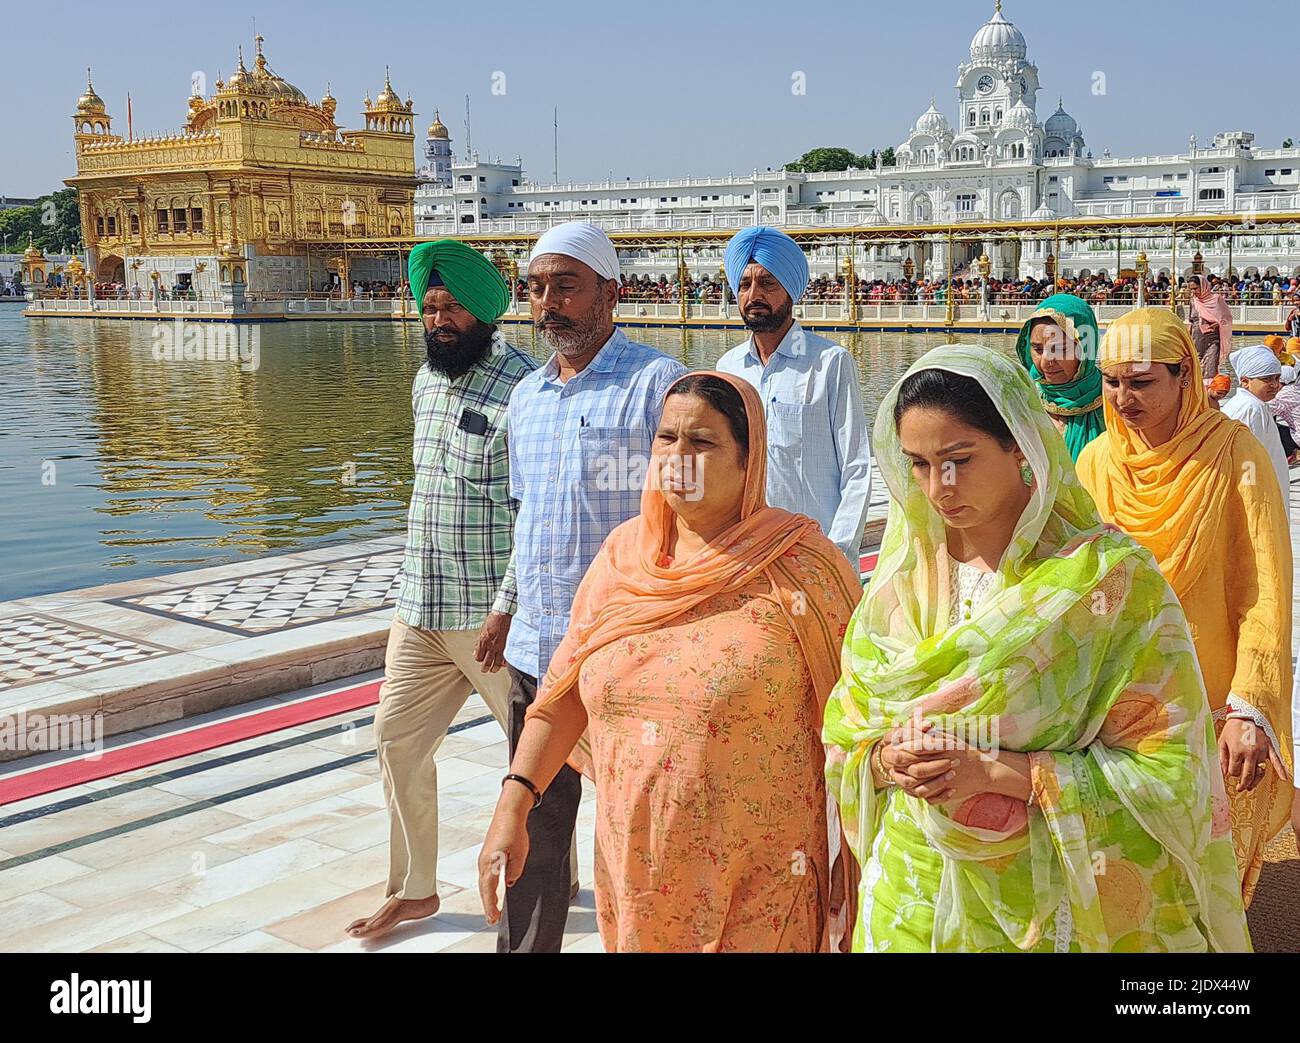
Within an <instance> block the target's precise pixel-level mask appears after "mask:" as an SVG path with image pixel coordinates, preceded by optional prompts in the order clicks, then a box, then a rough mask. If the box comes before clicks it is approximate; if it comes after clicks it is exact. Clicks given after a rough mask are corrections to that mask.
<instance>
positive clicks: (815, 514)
mask: <svg viewBox="0 0 1300 1043" xmlns="http://www.w3.org/2000/svg"><path fill="white" fill-rule="evenodd" d="M723 267H724V268H725V269H726V272H727V281H728V282H729V283H730V284H731V289H732V292H733V293H734V294H735V295H736V301H737V302H738V303H739V305H740V317H741V319H742V320H744V323H745V326H746V328H747V329H749V331H750V333H751V336H750V338H749V340H747V341H745V342H744V343H743V344H739V345H737V346H736V347H734V348H732V349H731V350H730V351H728V352H727V353H726V354H725V355H723V356H722V358H721V359H719V360H718V369H719V370H721V371H722V372H723V373H731V374H733V375H735V376H738V377H743V378H744V379H745V380H747V381H749V383H751V384H753V385H754V387H755V388H757V389H758V394H759V397H760V398H761V399H762V400H763V408H764V410H765V412H766V414H767V502H768V503H770V504H771V505H772V506H773V507H784V508H785V509H786V510H787V511H794V512H796V513H799V514H807V515H809V516H810V517H812V518H815V519H816V520H817V522H818V523H819V524H820V525H821V527H822V530H823V531H824V532H825V533H826V535H827V536H828V537H829V538H830V540H831V542H832V543H834V544H835V545H836V546H838V547H839V548H840V549H841V550H842V551H843V552H844V554H845V555H846V556H847V557H848V559H849V562H850V563H851V564H852V565H853V567H854V568H858V567H859V548H860V545H861V543H862V530H863V527H864V526H865V524H866V518H867V506H868V504H869V502H870V500H871V446H870V443H869V441H868V438H867V431H868V428H867V418H866V411H865V410H864V408H863V405H862V390H861V388H860V387H859V386H858V368H857V365H856V364H855V363H854V361H853V356H852V355H850V354H849V353H848V352H847V351H845V350H844V348H842V347H840V346H839V345H838V344H836V343H834V342H833V341H829V340H827V339H826V338H824V337H819V336H817V335H816V334H815V333H809V332H808V331H807V330H805V329H804V328H803V327H802V326H801V325H800V324H799V322H798V321H797V320H796V319H795V318H794V306H795V303H796V302H797V301H798V300H799V298H800V297H802V296H803V293H804V290H805V289H806V288H807V286H808V259H807V258H806V257H805V256H804V252H803V250H802V249H800V247H799V244H798V243H796V242H795V241H794V240H793V239H791V238H790V237H789V236H788V235H786V234H785V233H784V232H781V231H778V230H777V229H775V228H766V227H763V226H755V227H752V228H746V229H745V230H744V231H743V232H739V233H737V234H736V235H734V236H732V238H731V241H730V242H729V243H728V244H727V253H726V256H725V258H724V260H723Z"/></svg>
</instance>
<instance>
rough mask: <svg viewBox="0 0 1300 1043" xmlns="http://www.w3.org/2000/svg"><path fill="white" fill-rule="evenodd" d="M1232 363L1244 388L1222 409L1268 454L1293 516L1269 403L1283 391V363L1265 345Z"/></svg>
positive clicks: (1287, 477)
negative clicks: (1245, 427)
mask: <svg viewBox="0 0 1300 1043" xmlns="http://www.w3.org/2000/svg"><path fill="white" fill-rule="evenodd" d="M1228 360H1229V361H1230V362H1231V363H1232V371H1233V372H1234V373H1236V374H1237V381H1238V383H1239V384H1240V385H1241V386H1240V387H1238V388H1237V390H1236V393H1235V394H1234V395H1233V396H1232V397H1231V398H1229V399H1227V400H1225V401H1224V403H1223V405H1222V406H1221V407H1220V408H1221V409H1222V410H1223V413H1224V415H1225V416H1229V417H1231V418H1232V419H1233V420H1240V421H1241V422H1242V423H1243V424H1245V425H1246V426H1247V427H1248V428H1250V429H1251V431H1252V432H1254V435H1255V437H1256V438H1258V439H1259V440H1260V442H1262V443H1263V445H1264V448H1265V449H1267V450H1268V455H1269V459H1271V460H1272V461H1273V469H1274V470H1275V471H1277V481H1278V486H1279V488H1280V490H1281V493H1282V503H1283V505H1285V506H1286V508H1287V511H1288V513H1290V509H1291V468H1290V466H1288V464H1287V462H1286V452H1285V451H1284V450H1283V449H1282V436H1281V435H1279V434H1278V431H1277V424H1276V423H1275V422H1274V420H1273V414H1272V413H1271V412H1269V408H1268V403H1269V402H1271V401H1273V399H1275V398H1276V397H1277V393H1278V391H1279V390H1281V387H1282V363H1281V362H1279V361H1278V358H1277V356H1276V355H1274V354H1273V352H1271V351H1269V349H1268V348H1266V347H1264V345H1262V344H1256V345H1253V346H1251V347H1249V348H1239V349H1238V350H1236V351H1234V352H1233V353H1232V354H1231V355H1229V356H1228Z"/></svg>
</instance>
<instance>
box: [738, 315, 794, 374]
mask: <svg viewBox="0 0 1300 1043" xmlns="http://www.w3.org/2000/svg"><path fill="white" fill-rule="evenodd" d="M747 345H748V348H749V355H750V358H752V359H754V360H756V361H757V362H758V364H759V365H760V366H761V365H762V364H763V360H762V359H761V358H759V355H758V348H757V347H756V346H755V344H754V338H753V336H752V335H751V336H750V338H749V340H748V341H747ZM807 353H808V338H807V335H806V334H805V333H804V330H803V327H802V326H800V325H799V320H798V319H795V321H794V322H792V323H790V328H789V329H788V330H786V331H785V336H784V337H782V338H781V343H780V344H778V345H777V346H776V351H774V352H772V355H773V356H774V357H775V356H776V355H784V356H785V357H786V358H790V359H797V358H799V356H801V355H806V354H807Z"/></svg>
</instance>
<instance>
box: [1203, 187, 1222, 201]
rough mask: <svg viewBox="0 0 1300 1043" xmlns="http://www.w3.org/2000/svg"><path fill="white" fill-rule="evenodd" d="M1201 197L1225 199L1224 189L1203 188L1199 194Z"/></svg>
mask: <svg viewBox="0 0 1300 1043" xmlns="http://www.w3.org/2000/svg"><path fill="white" fill-rule="evenodd" d="M1198 198H1200V199H1206V200H1209V199H1223V198H1224V194H1223V189H1221V188H1203V189H1201V191H1200V195H1199V196H1198Z"/></svg>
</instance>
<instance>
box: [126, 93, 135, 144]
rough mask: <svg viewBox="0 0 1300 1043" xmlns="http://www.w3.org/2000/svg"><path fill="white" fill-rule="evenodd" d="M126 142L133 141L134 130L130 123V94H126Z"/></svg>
mask: <svg viewBox="0 0 1300 1043" xmlns="http://www.w3.org/2000/svg"><path fill="white" fill-rule="evenodd" d="M126 140H127V141H134V140H135V130H134V128H133V126H132V123H131V92H130V91H127V92H126Z"/></svg>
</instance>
